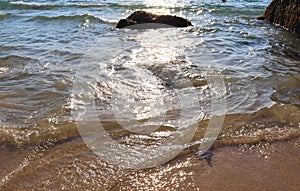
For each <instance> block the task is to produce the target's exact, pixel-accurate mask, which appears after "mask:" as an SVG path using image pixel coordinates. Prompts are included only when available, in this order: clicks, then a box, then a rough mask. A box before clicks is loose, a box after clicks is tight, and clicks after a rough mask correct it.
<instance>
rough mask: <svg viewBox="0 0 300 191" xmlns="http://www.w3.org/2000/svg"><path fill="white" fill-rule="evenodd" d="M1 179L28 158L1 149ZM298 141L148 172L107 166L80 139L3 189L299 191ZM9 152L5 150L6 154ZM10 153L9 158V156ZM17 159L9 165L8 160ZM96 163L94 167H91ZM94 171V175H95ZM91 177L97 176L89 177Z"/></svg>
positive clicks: (43, 155)
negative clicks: (209, 161)
mask: <svg viewBox="0 0 300 191" xmlns="http://www.w3.org/2000/svg"><path fill="white" fill-rule="evenodd" d="M0 149H1V153H3V154H4V155H2V156H1V160H2V161H7V162H5V164H3V163H2V165H0V169H1V172H2V173H1V179H2V178H3V173H4V172H6V173H9V172H11V171H12V170H13V169H15V168H16V167H17V165H18V164H17V163H22V161H24V157H25V156H28V154H30V151H29V150H27V149H24V150H23V149H21V150H20V151H22V152H20V151H12V150H9V149H7V148H5V147H1V148H0ZM299 149H300V138H295V139H292V140H287V141H277V142H274V143H264V142H261V143H259V144H256V145H240V146H224V147H218V148H215V149H214V150H213V151H212V157H211V166H209V164H208V162H207V161H206V160H204V159H203V158H201V157H199V156H196V155H195V154H193V153H189V154H185V155H179V156H177V157H176V158H174V159H173V160H171V161H169V162H168V163H166V164H164V165H161V166H158V167H155V168H151V169H145V170H138V171H128V172H125V171H124V170H121V169H118V168H117V167H114V166H112V165H108V164H105V163H103V161H101V160H100V159H99V158H98V157H97V156H95V154H93V153H92V152H91V151H90V150H89V149H88V148H87V147H86V146H85V144H84V143H83V141H82V140H81V139H80V138H78V139H75V140H71V141H70V142H65V143H62V144H59V145H56V146H53V147H52V148H49V149H46V150H44V151H41V152H40V153H39V154H38V155H37V156H36V158H34V157H33V158H32V160H31V161H30V160H29V164H28V165H27V166H24V168H22V169H21V170H20V171H19V172H16V173H15V174H13V176H11V178H10V179H9V180H8V181H7V182H6V183H5V184H4V186H3V187H2V188H1V187H0V188H1V190H3V191H5V190H21V189H22V190H32V189H37V190H62V189H63V188H64V189H63V190H74V189H75V188H76V189H80V190H93V189H96V190H112V191H115V190H158V191H159V190H295V191H296V190H298V189H299V188H300V183H299V181H298V180H299V177H300V152H299ZM5 150H6V151H5ZM7 154H9V155H10V156H9V155H7ZM12 157H13V158H14V160H9V158H12ZM91 164H93V165H91ZM91 172H92V173H91ZM91 174H94V175H93V176H91Z"/></svg>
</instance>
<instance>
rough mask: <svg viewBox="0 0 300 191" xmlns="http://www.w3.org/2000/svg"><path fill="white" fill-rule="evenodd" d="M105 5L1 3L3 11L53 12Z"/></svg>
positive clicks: (0, 6)
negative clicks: (61, 9) (64, 8)
mask: <svg viewBox="0 0 300 191" xmlns="http://www.w3.org/2000/svg"><path fill="white" fill-rule="evenodd" d="M103 6H105V5H104V4H91V3H73V4H69V3H68V4H55V3H33V2H24V1H13V2H0V8H1V9H2V10H14V9H18V10H51V9H55V8H60V7H75V8H86V7H103Z"/></svg>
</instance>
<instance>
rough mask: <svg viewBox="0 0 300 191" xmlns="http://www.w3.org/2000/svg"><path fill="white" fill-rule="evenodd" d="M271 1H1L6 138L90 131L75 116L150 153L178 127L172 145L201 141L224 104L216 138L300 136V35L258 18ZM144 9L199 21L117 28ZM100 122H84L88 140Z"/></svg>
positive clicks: (18, 142) (0, 76)
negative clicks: (188, 24)
mask: <svg viewBox="0 0 300 191" xmlns="http://www.w3.org/2000/svg"><path fill="white" fill-rule="evenodd" d="M269 2H270V1H268V0H263V1H255V0H254V1H253V0H251V1H250V0H249V1H248V0H238V1H228V2H226V3H222V2H220V1H217V0H209V1H201V0H198V1H176V0H169V1H147V0H145V1H143V0H139V1H122V2H120V1H114V0H109V1H101V0H99V1H70V0H68V1H3V0H2V1H0V37H1V41H0V135H1V139H0V142H1V144H2V145H7V146H19V147H23V146H24V145H33V146H34V145H37V144H39V143H40V142H43V141H45V140H48V139H54V140H56V141H64V140H69V139H72V138H73V137H78V136H79V133H78V128H77V127H78V125H79V124H78V123H75V121H79V122H80V120H82V119H88V120H89V121H90V123H89V124H88V126H89V127H97V125H99V124H98V122H99V119H100V120H101V123H102V126H103V127H104V129H105V132H106V134H105V133H104V134H101V136H102V135H103V137H105V136H104V135H107V134H108V135H110V136H112V137H113V140H116V141H118V142H120V143H121V142H123V143H124V142H125V143H127V144H130V145H135V146H136V148H137V149H142V150H143V152H140V154H141V156H143V154H145V152H150V151H152V150H153V148H152V147H151V149H149V151H148V150H147V149H145V147H149V146H151V145H154V146H153V147H155V146H164V147H160V148H159V149H158V150H156V151H155V152H154V153H153V154H157V153H161V152H164V151H166V150H170V148H171V147H170V145H167V146H166V145H164V144H163V141H164V140H169V139H167V138H168V137H172V136H175V137H176V136H177V138H178V139H180V138H183V139H184V141H180V142H179V143H178V142H176V144H174V145H173V146H174V147H172V148H173V149H174V150H179V151H180V150H181V149H183V148H188V147H193V146H195V145H199V144H201V143H202V141H203V140H202V138H203V136H204V134H205V130H206V127H207V125H208V122H209V121H210V120H211V119H213V118H214V117H216V116H222V115H223V114H224V112H226V116H225V122H224V125H223V128H222V129H219V128H221V127H222V126H221V125H218V127H216V130H220V135H219V138H218V140H217V142H216V144H215V145H228V144H243V143H257V142H260V141H270V142H272V141H275V140H283V139H289V138H292V137H298V136H299V135H300V130H299V129H300V128H299V125H300V120H299V119H300V118H299V117H300V110H299V105H300V97H299V95H300V83H299V81H300V75H299V71H300V67H299V63H300V48H299V47H300V40H299V38H297V37H296V36H294V35H293V34H290V33H289V32H287V31H284V30H283V29H281V28H277V27H274V26H271V25H270V24H268V23H266V22H262V21H257V20H256V19H255V18H256V17H257V16H260V15H262V14H263V11H264V10H265V8H266V6H267V5H268V3H269ZM140 9H141V10H148V11H151V12H156V13H162V14H176V15H180V16H184V17H186V18H188V19H190V20H191V22H192V23H193V25H194V26H192V27H189V28H180V29H176V28H161V29H155V30H153V29H148V30H127V29H121V30H117V29H115V27H114V26H115V24H116V22H117V21H118V19H120V18H124V17H127V15H129V14H130V13H131V12H133V11H134V10H140ZM89 103H94V105H93V107H92V108H93V109H94V110H92V111H93V112H91V113H89V112H86V111H88V110H87V109H90V106H89ZM88 106H89V107H88ZM116 120H117V121H118V124H116ZM95 121H96V122H95ZM79 126H80V125H79ZM82 127H85V125H83V126H82ZM93 131H94V130H93V129H92V130H91V131H88V132H85V130H83V131H82V128H79V132H80V133H81V135H83V134H84V135H86V136H87V137H88V139H87V140H88V141H89V140H95V137H93V136H92V137H91V136H90V135H91V134H93V133H95V132H96V131H95V132H93ZM130 131H131V132H135V133H136V134H131V133H130ZM154 131H155V132H154ZM178 131H182V132H183V133H182V134H179V135H178V134H177V132H178ZM103 132H104V131H102V132H101V133H103ZM184 132H185V133H186V132H188V133H189V135H191V137H188V138H187V137H184V136H183V134H184ZM85 133H86V134H85ZM149 133H150V134H149ZM151 133H152V134H151ZM194 135H195V136H194ZM89 136H90V137H89ZM101 136H100V135H99V136H98V137H97V138H98V139H99V137H100V138H101ZM192 138H193V140H192V141H190V139H192ZM176 140H177V139H176ZM101 143H103V142H101ZM172 143H173V142H172ZM92 150H93V149H92ZM171 150H172V149H171ZM94 151H95V150H94ZM95 152H96V151H95ZM123 154H124V153H119V154H118V155H116V156H114V157H116V158H118V157H121V158H122V156H123ZM137 155H139V154H138V153H137ZM125 156H126V153H125ZM114 157H113V159H112V160H115V158H114ZM145 160H147V157H146V158H145ZM156 162H157V161H156ZM121 163H127V162H126V161H121Z"/></svg>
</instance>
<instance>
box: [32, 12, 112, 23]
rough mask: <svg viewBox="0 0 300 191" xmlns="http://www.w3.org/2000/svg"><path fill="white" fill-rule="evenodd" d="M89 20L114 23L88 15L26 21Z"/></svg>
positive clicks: (43, 17) (37, 18)
mask: <svg viewBox="0 0 300 191" xmlns="http://www.w3.org/2000/svg"><path fill="white" fill-rule="evenodd" d="M85 20H90V21H94V22H101V23H115V22H116V21H115V20H108V19H103V18H100V17H97V16H94V15H90V14H83V15H60V16H55V17H47V16H36V17H33V18H31V19H29V20H28V21H46V22H49V21H85Z"/></svg>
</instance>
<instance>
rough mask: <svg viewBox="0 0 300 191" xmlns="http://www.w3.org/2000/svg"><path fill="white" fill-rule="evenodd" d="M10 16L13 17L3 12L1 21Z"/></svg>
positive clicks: (0, 15) (0, 14) (0, 16)
mask: <svg viewBox="0 0 300 191" xmlns="http://www.w3.org/2000/svg"><path fill="white" fill-rule="evenodd" d="M10 16H12V14H11V13H3V12H0V20H4V19H6V18H9V17H10Z"/></svg>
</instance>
